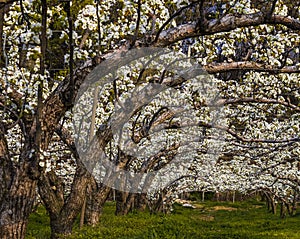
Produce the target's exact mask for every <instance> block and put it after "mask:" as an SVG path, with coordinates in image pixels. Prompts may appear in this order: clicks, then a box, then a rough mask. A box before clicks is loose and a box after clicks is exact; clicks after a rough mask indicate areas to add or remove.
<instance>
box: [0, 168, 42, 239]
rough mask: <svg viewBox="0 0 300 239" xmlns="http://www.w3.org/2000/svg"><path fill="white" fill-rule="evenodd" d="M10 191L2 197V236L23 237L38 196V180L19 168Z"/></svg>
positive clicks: (0, 235)
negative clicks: (27, 175) (29, 176)
mask: <svg viewBox="0 0 300 239" xmlns="http://www.w3.org/2000/svg"><path fill="white" fill-rule="evenodd" d="M8 192H9V193H8V194H6V195H4V197H3V198H2V199H1V206H0V238H1V239H12V238H13V239H23V238H25V233H26V228H27V224H28V217H29V215H30V213H31V211H32V208H33V205H34V201H35V197H36V181H35V180H32V179H30V178H28V177H26V175H24V171H22V170H19V171H17V172H16V174H15V175H14V180H13V183H12V184H11V188H10V189H9V190H8Z"/></svg>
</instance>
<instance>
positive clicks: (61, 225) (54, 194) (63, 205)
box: [39, 164, 90, 239]
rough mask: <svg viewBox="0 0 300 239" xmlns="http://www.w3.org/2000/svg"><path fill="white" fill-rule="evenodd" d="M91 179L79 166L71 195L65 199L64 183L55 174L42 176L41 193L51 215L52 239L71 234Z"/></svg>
mask: <svg viewBox="0 0 300 239" xmlns="http://www.w3.org/2000/svg"><path fill="white" fill-rule="evenodd" d="M89 177H90V175H89V173H88V172H87V171H86V170H85V168H84V167H83V166H82V165H81V164H79V165H77V168H76V173H75V176H74V180H73V184H72V189H71V193H70V194H69V195H68V197H67V198H66V199H65V198H64V190H63V183H62V181H61V180H60V179H59V178H58V177H57V175H56V174H55V172H52V171H51V172H48V173H47V174H45V175H42V176H41V179H40V181H39V193H40V196H41V198H42V200H43V202H44V205H45V206H46V209H47V211H48V213H49V215H50V226H51V238H52V239H55V238H59V237H60V236H61V235H68V234H71V232H72V228H73V225H74V222H75V220H76V218H77V216H78V214H79V212H80V209H81V207H82V204H83V200H84V197H85V190H84V189H85V188H86V185H87V182H88V178H89Z"/></svg>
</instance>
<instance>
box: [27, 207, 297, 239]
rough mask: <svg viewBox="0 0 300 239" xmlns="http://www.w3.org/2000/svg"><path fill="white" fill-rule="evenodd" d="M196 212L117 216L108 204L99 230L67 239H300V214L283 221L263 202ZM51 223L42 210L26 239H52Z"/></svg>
mask: <svg viewBox="0 0 300 239" xmlns="http://www.w3.org/2000/svg"><path fill="white" fill-rule="evenodd" d="M196 206H197V208H196V209H191V208H183V207H181V206H179V205H175V207H174V211H173V213H172V214H170V215H160V214H156V215H150V214H149V213H131V214H129V215H127V216H120V217H116V216H114V204H113V203H107V204H106V206H105V208H104V213H103V216H102V218H101V222H100V223H99V225H98V226H97V227H94V228H91V227H85V228H83V229H81V230H79V229H78V228H77V227H78V226H77V225H75V228H74V234H73V235H72V236H71V237H68V239H79V238H84V239H88V238H104V239H115V238H118V239H143V238H144V239H146V238H147V239H150V238H152V239H155V238H162V239H175V238H176V239H177V238H178V239H185V238H186V239H193V238H195V239H200V238H211V239H212V238H215V239H235V238H241V239H248V238H249V239H256V238H257V239H275V238H278V239H284V238H288V239H292V238H295V239H299V238H300V230H299V223H300V214H298V215H296V216H294V217H287V218H286V219H280V218H279V216H278V215H272V214H270V213H268V212H267V209H266V208H265V205H264V204H263V203H260V202H255V201H252V202H242V203H241V202H238V203H234V204H233V203H217V202H205V203H198V204H196ZM48 225H49V219H48V218H47V216H46V212H45V210H44V209H43V208H39V209H38V211H37V212H36V213H33V214H32V215H31V217H30V223H29V227H28V235H27V237H26V239H33V238H43V239H46V238H49V235H50V228H49V226H48Z"/></svg>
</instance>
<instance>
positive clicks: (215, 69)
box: [204, 61, 300, 74]
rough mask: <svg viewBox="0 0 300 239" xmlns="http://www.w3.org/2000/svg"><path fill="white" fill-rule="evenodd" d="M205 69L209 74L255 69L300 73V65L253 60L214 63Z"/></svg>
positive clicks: (259, 70) (277, 72)
mask: <svg viewBox="0 0 300 239" xmlns="http://www.w3.org/2000/svg"><path fill="white" fill-rule="evenodd" d="M204 69H205V70H206V71H207V72H208V73H209V74H215V73H222V72H228V71H232V70H253V71H258V72H270V73H274V74H275V73H276V74H279V73H300V66H285V67H283V68H280V67H276V66H272V65H267V64H262V63H257V62H251V61H239V62H230V63H227V62H225V63H212V64H208V65H206V66H204Z"/></svg>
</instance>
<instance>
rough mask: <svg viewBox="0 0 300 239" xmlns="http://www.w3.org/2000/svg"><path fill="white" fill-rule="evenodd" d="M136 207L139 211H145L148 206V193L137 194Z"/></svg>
mask: <svg viewBox="0 0 300 239" xmlns="http://www.w3.org/2000/svg"><path fill="white" fill-rule="evenodd" d="M135 205H136V209H137V210H138V211H141V212H143V211H145V210H146V208H147V194H146V193H141V194H139V195H138V196H137V200H136V203H135Z"/></svg>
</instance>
